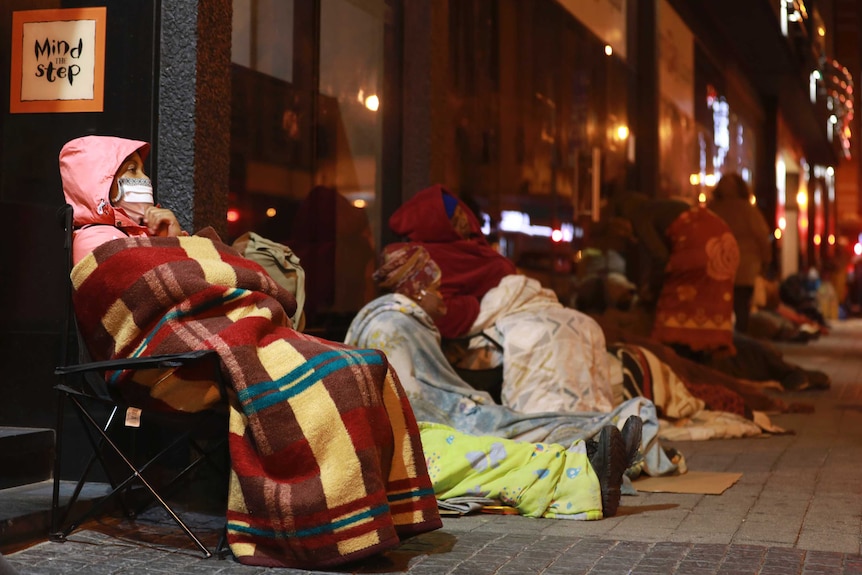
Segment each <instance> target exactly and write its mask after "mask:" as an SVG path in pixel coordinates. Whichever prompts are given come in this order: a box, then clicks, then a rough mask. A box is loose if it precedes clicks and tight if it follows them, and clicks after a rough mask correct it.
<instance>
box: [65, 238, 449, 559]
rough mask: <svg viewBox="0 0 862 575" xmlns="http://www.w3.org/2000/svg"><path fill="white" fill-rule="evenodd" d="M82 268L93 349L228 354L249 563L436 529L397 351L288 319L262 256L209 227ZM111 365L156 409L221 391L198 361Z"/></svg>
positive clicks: (362, 553)
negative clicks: (122, 368)
mask: <svg viewBox="0 0 862 575" xmlns="http://www.w3.org/2000/svg"><path fill="white" fill-rule="evenodd" d="M72 281H73V284H74V287H75V293H74V303H75V309H76V310H77V316H78V320H79V324H80V326H79V327H80V330H81V332H82V335H83V336H84V339H85V341H87V343H88V346H89V348H90V352H91V355H92V356H93V357H94V359H112V358H124V357H137V356H148V355H155V354H161V353H174V352H182V351H188V350H195V349H202V348H206V349H215V350H216V351H217V352H218V354H219V357H220V360H221V369H222V372H223V373H224V375H225V376H226V379H227V380H228V381H229V382H230V384H231V387H232V389H233V392H235V397H234V401H233V402H232V404H233V405H232V406H231V410H230V411H231V413H230V442H229V443H230V454H231V467H232V472H231V477H230V492H229V496H228V512H227V520H228V542H229V544H230V547H231V551H232V552H233V553H234V555H235V556H236V557H237V558H238V559H239V561H240V562H242V563H245V564H248V565H260V566H283V567H303V568H321V567H331V566H334V565H339V564H343V563H346V562H349V561H353V560H356V559H359V558H362V557H366V556H369V555H373V554H376V553H379V552H381V551H383V550H386V549H389V548H392V547H395V546H397V545H398V544H399V542H400V538H402V537H407V536H411V535H415V534H418V533H422V532H425V531H430V530H432V529H436V528H438V527H440V526H441V522H440V518H439V516H438V513H437V506H436V501H435V499H434V494H433V491H432V490H431V483H430V480H429V479H428V474H427V470H426V466H425V460H424V456H423V452H422V447H421V443H420V439H419V431H418V428H417V425H416V420H415V418H414V416H413V412H412V411H411V409H410V404H409V402H408V401H407V399H406V397H405V394H404V391H403V389H402V388H401V385H400V383H399V382H398V380H397V376H396V375H395V374H394V372H393V371H391V370H390V368H389V364H388V362H387V360H386V356H385V355H384V354H383V353H382V352H379V351H373V350H363V349H355V348H350V347H347V346H343V345H341V344H336V343H333V342H327V341H323V340H319V339H316V338H313V337H310V336H306V335H304V334H301V333H298V332H296V331H294V330H293V329H291V327H290V322H289V319H288V317H289V314H290V313H292V309H291V306H292V305H295V303H294V302H293V301H292V299H291V296H290V295H289V293H288V292H286V291H285V290H284V289H283V288H281V287H280V286H278V285H277V284H276V283H275V282H274V281H273V280H272V279H271V278H269V276H267V275H266V273H265V272H264V271H263V270H262V268H260V267H259V266H258V265H257V264H255V263H254V262H251V261H248V260H246V259H244V258H242V257H241V256H240V255H239V254H238V253H237V252H235V251H234V250H233V249H231V248H229V247H228V246H226V245H224V244H222V243H221V242H220V241H216V240H214V239H212V238H208V237H199V236H192V237H181V238H123V239H119V240H114V241H111V242H108V243H106V244H103V245H102V246H100V247H99V248H97V249H96V250H95V251H94V252H93V253H92V254H90V255H89V256H87V257H86V258H85V259H83V260H82V261H80V262H79V263H78V265H76V266H75V268H74V269H73V270H72ZM285 307H287V308H288V309H287V310H285ZM108 377H109V379H110V380H112V381H113V382H114V383H115V384H116V385H118V386H119V388H120V389H121V390H122V391H123V392H124V393H126V394H128V395H129V396H132V397H136V398H137V399H139V400H145V401H146V402H147V403H148V404H149V406H150V407H156V408H161V409H185V410H195V409H202V408H205V407H207V406H209V405H211V404H212V402H213V401H215V400H217V397H218V394H217V393H216V392H215V391H214V390H213V389H212V388H211V385H210V383H209V382H207V381H206V380H205V378H202V377H201V374H199V373H189V372H187V373H180V372H172V373H170V374H165V375H161V376H159V377H158V378H156V379H155V380H154V381H146V380H139V379H138V378H137V377H132V374H129V373H125V372H121V373H117V372H114V373H111V374H108ZM189 389H190V390H191V391H188V390H189Z"/></svg>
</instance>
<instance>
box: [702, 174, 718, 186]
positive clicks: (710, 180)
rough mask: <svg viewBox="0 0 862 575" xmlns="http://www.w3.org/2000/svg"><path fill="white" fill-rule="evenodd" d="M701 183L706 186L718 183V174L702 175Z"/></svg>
mask: <svg viewBox="0 0 862 575" xmlns="http://www.w3.org/2000/svg"><path fill="white" fill-rule="evenodd" d="M703 183H704V184H706V185H707V187H710V188H711V187H713V186H714V185H715V184H717V183H718V176H716V175H715V174H707V175H705V176H704V177H703Z"/></svg>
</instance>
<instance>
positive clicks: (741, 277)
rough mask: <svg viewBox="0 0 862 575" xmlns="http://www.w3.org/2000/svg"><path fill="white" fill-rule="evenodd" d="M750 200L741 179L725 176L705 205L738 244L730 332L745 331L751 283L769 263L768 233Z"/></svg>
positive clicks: (752, 288)
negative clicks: (720, 220) (734, 319)
mask: <svg viewBox="0 0 862 575" xmlns="http://www.w3.org/2000/svg"><path fill="white" fill-rule="evenodd" d="M751 198H752V195H751V191H750V189H749V187H748V184H747V183H746V182H745V180H744V179H742V176H740V175H739V174H737V173H728V174H725V175H723V176H722V177H721V180H719V182H718V184H717V185H716V186H715V189H713V191H712V200H711V201H710V202H709V204H708V205H707V207H708V208H709V209H710V210H712V211H713V212H715V213H716V214H718V216H719V217H721V219H723V220H724V221H725V222H726V223H727V225H728V227H730V231H731V233H732V234H733V237H734V238H736V243H737V244H739V268H738V269H737V271H736V280H735V281H734V285H733V313H734V315H735V316H736V322H735V324H734V329H735V330H736V331H737V332H739V333H746V332H747V331H748V318H749V315H750V313H751V297H752V295H753V294H754V281H755V279H757V276H758V275H760V274H761V273H763V270H764V268H765V267H766V266H767V265H769V263H770V262H772V245H771V243H770V239H769V238H770V229H769V226H768V225H767V223H766V219H765V218H764V217H763V214H762V213H761V212H760V210H759V209H758V208H757V206H756V205H754V204H752V203H751Z"/></svg>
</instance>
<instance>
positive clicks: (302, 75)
mask: <svg viewBox="0 0 862 575" xmlns="http://www.w3.org/2000/svg"><path fill="white" fill-rule="evenodd" d="M384 8H385V2H384V0H363V1H361V2H357V1H355V0H313V1H312V0H303V1H302V2H295V1H294V0H234V2H233V39H232V60H233V63H232V66H231V74H232V91H233V95H232V109H231V166H230V178H231V179H230V186H231V188H230V195H229V202H230V206H229V212H228V222H227V223H228V234H229V236H230V237H229V238H228V239H229V240H233V239H234V238H236V237H238V236H239V235H241V234H243V233H245V232H246V231H255V232H257V233H259V234H261V235H263V236H265V237H268V238H270V239H273V240H275V241H278V242H282V243H286V244H288V245H290V246H291V248H293V249H294V251H296V253H297V254H298V255H299V256H300V258H301V259H302V265H303V267H304V268H306V272H307V273H306V282H307V286H306V287H307V290H306V291H307V292H308V293H309V294H312V293H314V294H316V295H315V297H309V298H308V301H307V303H306V312H307V315H308V319H309V322H308V325H309V326H310V327H311V328H312V329H313V328H314V327H315V326H314V323H313V322H314V321H315V320H318V321H319V322H325V321H329V318H331V317H332V316H333V315H336V316H337V315H340V314H348V315H349V314H352V313H355V312H356V311H358V310H359V308H360V307H361V306H362V305H363V304H364V303H365V302H366V301H367V300H368V299H370V297H371V296H372V295H373V294H371V293H370V292H371V288H372V283H371V279H370V271H369V270H370V268H371V267H373V264H374V243H373V238H372V234H371V232H370V230H372V229H374V227H372V226H375V225H376V220H377V219H378V216H377V210H378V205H379V201H378V197H379V193H380V188H381V186H380V168H379V166H380V163H381V162H380V150H381V125H382V122H381V120H380V115H381V113H382V108H383V107H384V106H385V105H386V102H385V101H384V100H383V97H382V94H381V89H382V85H383V73H384V67H383V42H384ZM323 198H325V199H323ZM336 272H337V273H336ZM336 279H337V280H338V281H336ZM345 286H347V287H345ZM348 288H349V289H348ZM326 335H332V334H329V333H328V334H326Z"/></svg>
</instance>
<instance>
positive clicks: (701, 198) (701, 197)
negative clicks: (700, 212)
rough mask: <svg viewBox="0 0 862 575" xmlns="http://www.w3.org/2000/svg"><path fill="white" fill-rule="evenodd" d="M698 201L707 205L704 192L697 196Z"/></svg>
mask: <svg viewBox="0 0 862 575" xmlns="http://www.w3.org/2000/svg"><path fill="white" fill-rule="evenodd" d="M697 201H698V202H699V203H701V204H705V203H706V194H705V193H703V192H701V193H699V194H698V195H697Z"/></svg>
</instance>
